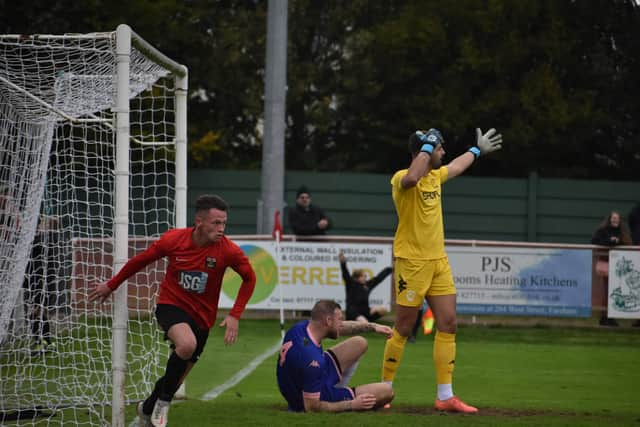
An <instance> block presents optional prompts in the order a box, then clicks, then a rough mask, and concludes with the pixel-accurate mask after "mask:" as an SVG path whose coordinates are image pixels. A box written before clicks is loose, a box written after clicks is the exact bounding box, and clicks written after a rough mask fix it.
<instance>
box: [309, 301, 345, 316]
mask: <svg viewBox="0 0 640 427" xmlns="http://www.w3.org/2000/svg"><path fill="white" fill-rule="evenodd" d="M336 309H338V310H342V309H341V308H340V304H338V303H337V302H335V301H334V300H330V299H321V300H320V301H318V302H316V303H315V304H314V306H313V308H312V309H311V319H312V320H320V319H322V318H323V317H325V316H332V315H333V313H334V312H335V311H336Z"/></svg>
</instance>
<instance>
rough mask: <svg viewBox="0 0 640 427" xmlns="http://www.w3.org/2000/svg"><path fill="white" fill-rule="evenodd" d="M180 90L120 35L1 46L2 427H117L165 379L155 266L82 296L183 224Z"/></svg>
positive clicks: (120, 31) (163, 61) (160, 58)
mask: <svg viewBox="0 0 640 427" xmlns="http://www.w3.org/2000/svg"><path fill="white" fill-rule="evenodd" d="M187 82H188V73H187V68H186V67H185V66H183V65H180V64H178V63H176V62H175V61H173V60H171V59H170V58H168V57H167V56H165V55H164V54H162V53H161V52H159V51H158V50H157V49H155V48H154V47H153V46H152V45H150V44H149V43H147V42H146V41H145V40H143V39H142V38H141V37H140V36H138V35H137V34H136V33H134V32H133V31H132V30H131V28H129V27H128V26H127V25H120V26H118V28H117V29H116V31H113V32H104V33H91V34H67V35H33V36H23V35H0V378H1V380H0V424H1V425H4V424H5V423H9V422H11V423H12V425H18V426H22V425H34V424H36V423H39V422H42V419H43V417H45V418H47V417H48V418H50V420H49V421H48V422H55V423H56V424H58V423H60V424H61V425H90V426H93V425H95V426H103V425H108V424H111V425H113V426H124V425H125V419H124V410H125V405H126V404H127V403H129V402H133V401H137V400H140V399H142V398H144V397H146V395H148V393H149V392H150V390H151V389H152V388H153V385H154V382H155V380H157V378H159V377H160V376H161V375H162V372H163V370H164V361H165V360H166V357H167V353H168V350H167V345H166V343H164V342H163V340H162V335H161V333H160V331H159V330H158V328H157V327H156V325H155V323H154V321H153V313H152V309H153V307H154V306H155V297H156V286H157V284H158V283H159V281H160V280H161V279H162V277H163V274H164V266H165V265H164V263H162V262H158V263H156V264H153V265H150V266H149V267H148V268H147V269H146V270H145V271H142V272H140V273H138V274H137V275H135V276H133V277H132V278H131V279H130V280H129V282H134V283H136V286H131V287H128V286H127V285H126V283H125V284H123V285H122V286H121V287H120V288H119V289H118V291H117V292H116V293H114V295H113V299H112V301H111V302H110V303H107V304H104V305H102V306H100V305H97V304H89V303H88V302H87V300H86V297H87V294H88V291H89V289H90V288H91V287H92V286H95V284H97V283H100V282H103V281H105V280H108V279H109V278H110V277H111V276H112V275H113V274H114V272H116V271H117V270H119V269H120V267H122V265H123V264H124V263H125V262H126V261H127V260H128V259H129V258H130V257H131V256H132V255H133V254H135V253H136V252H138V251H140V250H142V249H144V248H145V247H146V246H147V245H148V244H149V242H151V241H153V240H154V239H155V238H157V237H158V236H159V235H160V234H162V233H163V232H164V231H166V230H167V229H169V228H173V227H185V226H186V192H187V171H186V164H187V147H186V145H187V123H186V121H187V112H186V108H187ZM52 417H55V418H52ZM54 420H55V421H54ZM48 422H46V423H47V424H48Z"/></svg>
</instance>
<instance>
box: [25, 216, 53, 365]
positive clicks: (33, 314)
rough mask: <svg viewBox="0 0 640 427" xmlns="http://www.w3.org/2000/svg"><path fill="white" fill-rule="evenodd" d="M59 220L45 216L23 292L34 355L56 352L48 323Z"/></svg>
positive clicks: (34, 247)
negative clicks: (54, 249) (52, 252)
mask: <svg viewBox="0 0 640 427" xmlns="http://www.w3.org/2000/svg"><path fill="white" fill-rule="evenodd" d="M56 228H57V220H56V219H55V218H53V217H47V216H42V217H41V218H40V223H39V225H38V230H37V232H36V235H35V237H34V240H33V244H32V247H31V255H30V258H29V263H28V264H27V269H26V272H25V273H26V274H25V280H24V283H23V288H24V290H25V302H26V308H27V310H26V312H27V319H28V321H29V323H30V325H31V346H32V349H33V351H32V355H33V356H37V355H38V354H40V353H43V352H46V351H52V350H55V348H56V346H55V343H54V341H53V340H52V336H51V324H50V320H49V305H50V301H49V300H50V296H51V295H50V291H49V288H50V285H51V284H52V283H53V282H54V281H55V280H56V279H57V277H56V269H55V265H54V262H53V261H52V260H51V259H50V258H51V255H50V252H51V251H52V250H53V247H54V246H55V245H56V244H57V239H56V236H57V232H56V230H55V229H56Z"/></svg>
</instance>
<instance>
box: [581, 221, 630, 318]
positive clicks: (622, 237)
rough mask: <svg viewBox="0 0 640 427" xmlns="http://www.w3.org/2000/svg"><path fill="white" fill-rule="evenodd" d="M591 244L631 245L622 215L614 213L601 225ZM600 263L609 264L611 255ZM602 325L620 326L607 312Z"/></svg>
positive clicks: (603, 258) (600, 258)
mask: <svg viewBox="0 0 640 427" xmlns="http://www.w3.org/2000/svg"><path fill="white" fill-rule="evenodd" d="M591 243H592V244H594V245H602V246H609V247H614V246H618V245H630V244H631V236H630V235H629V230H627V227H626V226H625V224H624V223H623V222H622V220H621V218H620V213H618V212H616V211H612V212H611V213H610V214H609V215H608V216H607V217H606V218H605V219H604V220H603V221H602V223H601V224H600V226H599V227H598V228H597V229H596V231H595V232H594V233H593V237H591ZM599 262H607V263H608V262H609V255H608V254H607V255H604V256H601V257H599ZM600 325H602V326H618V322H617V321H616V320H615V319H613V318H610V317H608V316H607V312H606V310H605V311H603V312H602V315H601V316H600Z"/></svg>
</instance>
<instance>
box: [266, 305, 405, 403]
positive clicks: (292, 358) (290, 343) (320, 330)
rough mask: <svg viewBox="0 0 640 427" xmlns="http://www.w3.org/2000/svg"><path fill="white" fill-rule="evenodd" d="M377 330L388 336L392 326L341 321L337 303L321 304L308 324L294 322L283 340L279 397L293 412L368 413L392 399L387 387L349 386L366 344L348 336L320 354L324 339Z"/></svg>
mask: <svg viewBox="0 0 640 427" xmlns="http://www.w3.org/2000/svg"><path fill="white" fill-rule="evenodd" d="M363 332H376V333H378V334H382V335H384V336H386V337H387V338H388V337H389V336H390V335H391V328H390V327H388V326H385V325H379V324H377V323H369V322H353V321H342V310H341V309H340V305H339V304H338V303H336V302H335V301H330V300H320V301H318V302H317V303H316V304H315V305H314V306H313V309H312V310H311V320H302V321H300V322H298V323H296V324H295V325H294V326H293V327H292V328H291V329H289V331H288V332H287V334H286V335H285V336H284V339H283V340H282V348H281V349H280V357H279V358H278V362H277V364H276V376H277V380H278V388H279V389H280V393H281V394H282V396H283V397H284V398H285V399H286V401H287V403H288V404H289V410H290V411H296V412H305V411H306V412H342V411H366V410H369V409H375V408H380V407H382V406H384V405H385V404H387V403H389V402H390V401H391V399H393V389H392V388H391V385H389V384H385V383H381V382H378V383H371V384H363V385H360V386H357V387H349V380H350V379H351V377H352V376H353V374H354V373H355V371H356V368H357V366H358V361H359V360H360V358H361V357H362V355H363V354H364V352H365V351H367V340H366V339H364V338H363V337H360V336H352V337H350V338H347V339H345V340H344V341H342V342H340V343H339V344H336V345H334V346H333V347H331V348H329V349H327V350H326V351H323V349H322V341H323V340H324V339H325V338H330V339H336V338H338V337H343V336H350V335H355V334H359V333H363Z"/></svg>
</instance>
